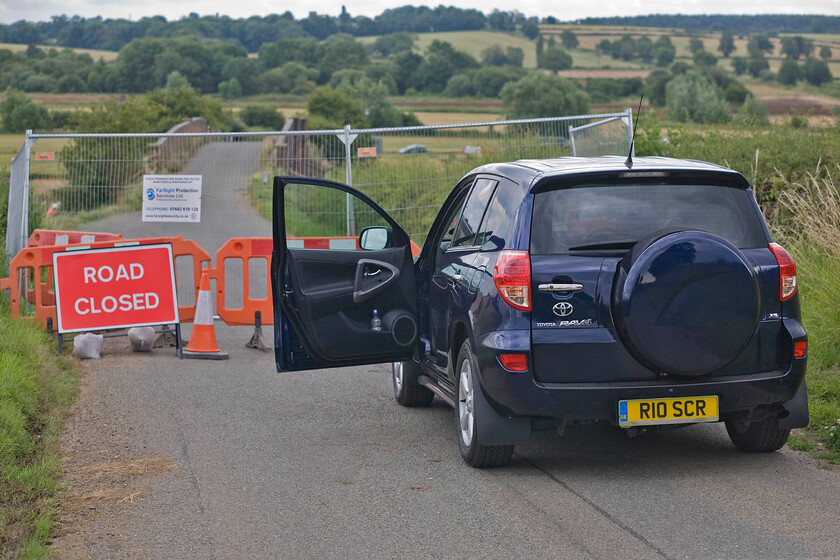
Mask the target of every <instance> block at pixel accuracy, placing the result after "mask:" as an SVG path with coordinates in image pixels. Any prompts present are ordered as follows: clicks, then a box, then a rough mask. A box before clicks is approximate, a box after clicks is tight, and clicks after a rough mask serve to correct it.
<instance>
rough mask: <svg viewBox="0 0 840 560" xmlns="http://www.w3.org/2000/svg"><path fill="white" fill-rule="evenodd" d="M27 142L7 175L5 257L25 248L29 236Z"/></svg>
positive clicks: (9, 256)
mask: <svg viewBox="0 0 840 560" xmlns="http://www.w3.org/2000/svg"><path fill="white" fill-rule="evenodd" d="M28 160H29V140H28V138H27V140H26V141H25V142H24V144H23V146H21V148H20V151H19V152H18V155H17V156H15V157H14V159H12V167H11V170H10V175H9V208H8V211H7V214H6V255H8V258H11V257H13V256H14V255H16V254H17V253H18V251H20V250H21V249H23V248H24V247H26V238H27V237H28V235H29V231H28V229H29V225H28V223H27V222H28V220H27V217H28V210H29V204H28V200H27V199H28V196H29V161H28Z"/></svg>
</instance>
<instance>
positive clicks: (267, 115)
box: [239, 105, 286, 130]
mask: <svg viewBox="0 0 840 560" xmlns="http://www.w3.org/2000/svg"><path fill="white" fill-rule="evenodd" d="M239 116H240V118H241V119H242V122H244V123H245V124H247V125H248V126H261V127H263V128H267V129H269V130H280V129H281V128H283V124H284V123H285V122H286V118H285V117H284V116H283V113H281V112H279V111H277V109H274V108H273V107H264V106H262V105H247V106H246V107H245V108H244V109H243V110H242V112H241V113H240V114H239Z"/></svg>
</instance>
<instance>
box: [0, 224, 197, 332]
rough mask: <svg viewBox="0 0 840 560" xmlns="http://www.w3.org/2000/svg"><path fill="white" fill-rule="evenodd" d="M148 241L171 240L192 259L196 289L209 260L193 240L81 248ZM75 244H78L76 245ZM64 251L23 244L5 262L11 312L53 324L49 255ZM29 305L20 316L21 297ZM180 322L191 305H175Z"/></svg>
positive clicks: (0, 284) (1, 284)
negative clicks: (10, 259) (27, 310)
mask: <svg viewBox="0 0 840 560" xmlns="http://www.w3.org/2000/svg"><path fill="white" fill-rule="evenodd" d="M152 243H171V244H172V254H173V256H174V257H175V258H176V259H177V257H179V256H191V257H192V258H193V283H194V284H195V289H196V290H198V283H199V281H200V279H201V267H202V265H203V264H204V263H207V262H209V261H210V255H209V253H207V251H205V250H204V249H202V248H201V247H200V246H199V245H198V244H197V243H196V242H195V241H192V240H190V239H184V238H183V237H181V236H180V235H179V236H178V237H155V238H144V239H126V240H123V239H120V240H119V241H101V242H98V243H89V244H86V245H81V247H89V248H91V249H101V248H107V247H116V246H122V245H149V244H152ZM77 247H80V246H78V245H77ZM65 250H67V247H66V246H61V245H48V246H44V247H27V248H25V249H23V250H21V251H20V252H19V253H18V254H17V255H16V256H15V257H14V258H13V259H12V261H11V262H10V263H9V277H8V278H2V279H0V290H10V298H9V300H10V302H11V315H12V317H17V318H20V319H25V320H30V321H35V322H37V323H38V324H40V325H41V326H42V327H43V328H44V329H46V330H49V329H50V328H54V327H55V326H56V312H55V291H54V290H53V274H52V255H53V253H55V252H57V251H65ZM22 297H25V300H24V301H25V302H28V303H29V304H31V305H32V306H33V308H32V313H31V314H27V313H24V314H23V315H21V303H22V302H21V298H22ZM178 311H179V314H180V317H181V321H182V322H189V321H192V319H193V317H194V316H195V305H189V306H179V308H178Z"/></svg>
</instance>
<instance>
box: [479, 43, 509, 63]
mask: <svg viewBox="0 0 840 560" xmlns="http://www.w3.org/2000/svg"><path fill="white" fill-rule="evenodd" d="M481 63H482V64H484V65H486V66H504V65H505V64H507V63H508V59H507V56H505V52H504V51H503V50H502V47H501V46H499V45H490V46H489V47H487V48H486V49H484V50H483V51H481Z"/></svg>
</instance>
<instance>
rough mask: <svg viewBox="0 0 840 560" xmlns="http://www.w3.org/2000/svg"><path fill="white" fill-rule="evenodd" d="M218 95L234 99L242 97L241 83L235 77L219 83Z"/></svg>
mask: <svg viewBox="0 0 840 560" xmlns="http://www.w3.org/2000/svg"><path fill="white" fill-rule="evenodd" d="M219 95H220V96H221V97H222V99H236V98H239V97H242V84H240V83H239V80H237V79H236V78H231V79H230V80H226V81H224V82H221V83H220V84H219Z"/></svg>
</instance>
